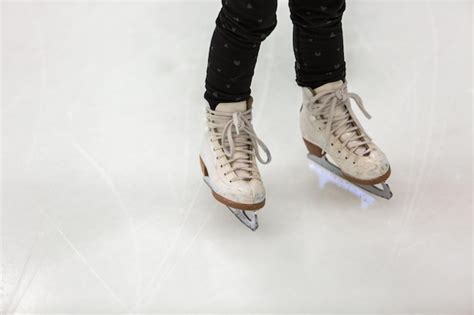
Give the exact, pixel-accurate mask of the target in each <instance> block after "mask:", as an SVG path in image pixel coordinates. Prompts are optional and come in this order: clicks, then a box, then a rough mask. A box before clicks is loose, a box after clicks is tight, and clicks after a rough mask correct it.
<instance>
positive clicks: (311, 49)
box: [289, 0, 346, 88]
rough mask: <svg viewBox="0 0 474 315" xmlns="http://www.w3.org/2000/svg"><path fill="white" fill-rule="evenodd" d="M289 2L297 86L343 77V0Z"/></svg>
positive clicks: (319, 83) (314, 85) (293, 0)
mask: <svg viewBox="0 0 474 315" xmlns="http://www.w3.org/2000/svg"><path fill="white" fill-rule="evenodd" d="M289 5H290V11H291V19H292V21H293V46H294V52H295V57H296V62H295V69H296V82H297V83H298V85H300V86H304V87H311V88H316V87H318V86H321V85H323V84H325V83H328V82H334V81H338V80H344V79H345V74H346V67H345V62H344V47H343V37H342V23H341V19H342V14H343V12H344V9H345V0H289Z"/></svg>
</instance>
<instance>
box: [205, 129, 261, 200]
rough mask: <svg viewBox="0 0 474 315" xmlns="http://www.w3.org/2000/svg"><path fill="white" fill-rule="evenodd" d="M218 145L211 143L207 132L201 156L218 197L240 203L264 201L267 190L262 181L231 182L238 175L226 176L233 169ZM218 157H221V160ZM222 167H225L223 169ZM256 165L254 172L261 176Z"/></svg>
mask: <svg viewBox="0 0 474 315" xmlns="http://www.w3.org/2000/svg"><path fill="white" fill-rule="evenodd" d="M216 143H217V142H212V141H211V133H210V132H209V130H207V131H206V132H205V134H204V139H203V142H202V145H201V153H200V156H201V159H202V160H203V162H204V164H205V166H206V168H207V171H208V174H209V182H210V185H211V189H212V190H213V191H214V192H215V193H217V194H218V195H220V196H222V197H224V198H226V199H229V200H231V201H234V202H238V203H245V204H256V203H260V202H262V201H264V200H265V188H264V186H263V182H262V180H260V179H256V178H254V179H251V180H238V181H232V182H231V181H230V180H231V179H232V178H234V177H236V174H235V173H233V172H231V173H230V174H227V175H224V173H226V172H229V171H231V167H230V166H229V165H228V164H227V165H225V164H226V163H224V162H225V160H226V159H227V157H226V156H225V154H223V152H222V148H219V147H218V146H217V145H216ZM217 153H219V154H217ZM218 155H219V156H221V157H220V158H219V159H218V158H217V156H218ZM253 159H255V156H253ZM221 165H225V166H223V167H221ZM254 165H255V167H254V172H255V173H258V174H259V170H258V166H257V163H254Z"/></svg>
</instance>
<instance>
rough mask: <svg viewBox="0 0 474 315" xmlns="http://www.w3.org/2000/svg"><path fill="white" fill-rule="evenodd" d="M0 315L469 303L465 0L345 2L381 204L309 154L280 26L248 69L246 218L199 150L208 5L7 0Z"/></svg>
mask: <svg viewBox="0 0 474 315" xmlns="http://www.w3.org/2000/svg"><path fill="white" fill-rule="evenodd" d="M1 6H2V17H1V26H2V50H1V53H2V69H1V74H2V85H1V87H2V98H1V106H2V114H1V115H2V155H1V158H2V174H1V179H2V204H1V207H2V228H1V237H2V251H1V259H2V265H1V268H2V269H1V272H2V285H1V290H0V291H1V292H0V293H1V299H2V309H3V311H5V312H6V311H9V312H12V313H13V312H18V313H21V312H25V313H32V312H37V313H52V312H61V313H72V312H75V313H86V312H88V313H91V312H94V313H118V312H123V313H132V312H134V313H139V312H217V313H223V312H243V313H249V312H254V313H263V312H266V313H282V312H291V313H295V312H311V313H371V314H381V313H404V314H405V313H426V314H430V313H446V314H457V313H460V314H471V312H472V190H473V187H472V178H473V173H472V160H473V154H472V140H473V139H472V118H473V117H472V106H473V103H472V93H473V87H472V41H473V39H472V36H473V34H472V22H473V15H472V6H473V5H472V2H470V1H456V2H453V1H421V2H410V1H393V2H387V1H384V2H380V1H348V7H347V11H346V14H345V18H344V31H345V51H346V61H347V64H348V81H349V88H350V90H351V91H353V92H356V93H358V94H359V95H361V97H362V98H363V100H364V103H365V105H366V107H367V109H368V111H369V112H370V113H371V114H372V116H373V119H372V120H370V121H367V120H365V119H363V118H362V115H360V113H359V117H361V120H362V122H363V125H364V126H366V129H367V130H368V132H369V134H371V135H372V136H373V138H374V139H375V141H376V142H377V143H378V144H379V145H380V147H381V148H382V149H383V150H384V151H385V152H386V153H387V155H388V157H389V159H390V161H391V165H392V176H391V178H390V180H389V184H390V186H391V188H392V191H393V192H394V197H393V198H392V199H391V200H390V201H386V200H382V199H376V198H372V197H370V196H368V195H365V194H360V193H358V192H356V191H355V190H354V187H352V186H349V185H347V184H346V183H345V182H342V181H338V180H337V179H335V178H333V177H331V176H328V175H327V174H325V173H324V172H322V170H321V169H319V168H317V167H316V166H315V165H313V164H311V163H310V162H309V160H308V159H307V158H306V150H305V147H304V145H303V143H302V141H301V137H300V134H299V127H298V110H299V106H300V100H301V96H300V90H299V88H298V87H297V86H296V84H295V83H294V71H293V55H292V48H291V33H292V30H291V23H290V20H289V17H288V7H287V4H286V2H282V3H280V7H279V12H278V20H279V25H278V27H277V29H276V30H275V32H274V33H273V34H272V36H270V38H269V39H268V40H267V41H265V43H264V44H263V46H262V50H261V54H260V59H259V63H258V66H257V69H256V75H255V78H254V84H253V96H254V98H255V101H256V103H255V128H256V130H257V132H258V135H259V136H260V137H261V138H262V139H263V140H264V141H265V142H266V143H267V145H268V146H269V148H270V150H271V152H272V154H273V162H272V163H271V164H270V165H268V166H266V167H265V166H262V167H261V170H262V175H263V178H264V181H265V185H266V189H267V205H266V207H265V208H264V209H263V210H262V211H261V212H259V219H260V228H259V230H258V231H256V232H251V231H249V230H247V229H246V228H245V227H244V226H243V225H241V224H240V223H239V222H238V221H237V220H236V219H235V218H234V217H233V216H232V215H231V214H230V213H229V212H228V211H227V210H226V209H225V208H224V207H222V206H220V205H219V204H217V203H216V202H215V201H214V199H213V198H212V197H211V195H210V192H209V190H208V188H207V187H206V186H205V184H204V183H203V181H202V178H201V174H200V170H199V165H198V151H199V145H200V141H201V136H202V131H203V129H204V110H203V108H204V102H203V100H202V94H203V81H204V75H205V68H206V59H207V52H208V51H207V49H208V46H209V40H210V37H211V32H212V30H213V26H214V20H215V17H216V15H217V12H218V10H219V4H218V1H214V2H199V1H195V2H179V1H173V2H167V3H162V2H150V1H148V2H82V1H76V2H39V1H38V2H2V4H1Z"/></svg>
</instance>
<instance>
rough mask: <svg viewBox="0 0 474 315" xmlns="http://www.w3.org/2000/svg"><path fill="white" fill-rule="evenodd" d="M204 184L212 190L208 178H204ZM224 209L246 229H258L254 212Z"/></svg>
mask: <svg viewBox="0 0 474 315" xmlns="http://www.w3.org/2000/svg"><path fill="white" fill-rule="evenodd" d="M204 182H205V183H206V184H207V186H209V188H210V189H211V190H212V187H211V183H210V181H209V177H207V176H204ZM226 207H227V209H229V211H230V212H232V213H233V214H234V215H235V217H236V218H237V219H239V221H240V222H242V223H243V224H244V225H245V226H246V227H248V228H249V229H251V230H252V231H255V230H256V229H258V218H257V213H256V212H255V211H244V210H240V209H234V208H231V207H228V206H226Z"/></svg>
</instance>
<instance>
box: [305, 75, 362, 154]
mask: <svg viewBox="0 0 474 315" xmlns="http://www.w3.org/2000/svg"><path fill="white" fill-rule="evenodd" d="M342 84H343V82H342V80H339V81H335V82H329V83H326V84H324V85H321V86H320V87H318V88H316V89H314V93H315V94H318V93H321V92H327V91H336V90H337V89H338V88H340V87H341V86H342ZM346 110H347V109H346V108H345V106H343V105H340V106H336V108H335V110H334V114H335V115H336V116H339V115H343V114H344V112H345V111H346ZM348 125H349V126H353V124H352V123H348ZM356 135H357V133H356V132H355V131H350V132H345V133H343V134H342V135H341V137H340V139H341V140H342V142H344V141H346V140H347V139H349V138H351V137H353V136H356ZM347 145H348V146H349V147H351V148H353V147H356V146H358V148H357V149H356V150H355V153H356V154H359V155H362V154H363V153H364V152H365V150H366V148H365V146H364V145H361V141H359V140H354V141H349V142H348V143H347Z"/></svg>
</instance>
